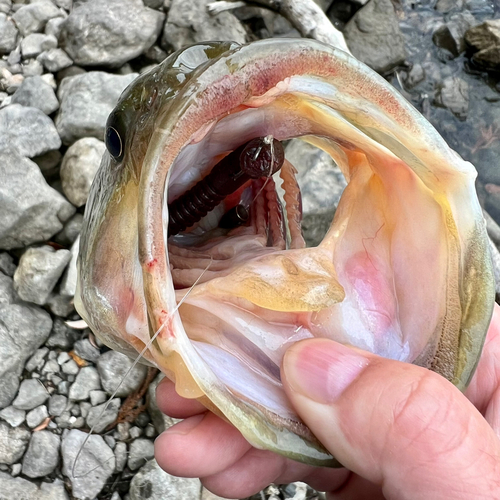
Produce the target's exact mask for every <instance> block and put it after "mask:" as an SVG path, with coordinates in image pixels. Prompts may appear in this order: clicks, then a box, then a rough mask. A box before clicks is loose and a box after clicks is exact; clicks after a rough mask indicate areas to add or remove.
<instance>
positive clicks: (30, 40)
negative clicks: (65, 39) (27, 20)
mask: <svg viewBox="0 0 500 500" xmlns="http://www.w3.org/2000/svg"><path fill="white" fill-rule="evenodd" d="M56 47H57V39H56V37H55V36H54V35H45V34H44V33H32V34H31V35H28V36H27V37H25V38H23V41H22V42H21V53H22V54H23V58H24V59H29V58H30V57H36V56H37V55H38V54H41V53H42V52H43V51H44V50H49V49H55V48H56Z"/></svg>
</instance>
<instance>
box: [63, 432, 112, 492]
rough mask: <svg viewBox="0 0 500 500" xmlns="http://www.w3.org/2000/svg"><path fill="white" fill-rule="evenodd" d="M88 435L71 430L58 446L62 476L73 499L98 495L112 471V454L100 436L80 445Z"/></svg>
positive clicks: (93, 436) (92, 437)
mask: <svg viewBox="0 0 500 500" xmlns="http://www.w3.org/2000/svg"><path fill="white" fill-rule="evenodd" d="M87 436H88V434H86V433H85V432H81V431H77V430H71V431H69V432H68V433H67V434H66V436H64V437H63V440H62V446H61V452H62V457H63V464H64V465H63V473H64V475H65V476H67V477H68V478H69V479H70V481H71V486H72V493H73V496H74V497H75V498H78V499H85V500H89V499H92V498H95V497H96V496H97V495H98V494H99V492H100V491H101V490H102V489H103V487H104V485H105V484H106V481H107V480H108V478H109V477H110V476H111V474H113V472H114V469H115V456H114V454H113V451H112V450H111V448H110V447H109V446H108V445H107V444H106V443H105V442H104V440H103V439H102V437H101V436H96V435H92V436H90V438H89V439H88V440H87V442H86V443H85V446H83V444H84V441H85V439H86V438H87ZM80 450H81V452H80ZM79 452H80V455H79V457H78V461H76V456H77V454H78V453H79ZM75 461H76V464H75ZM73 467H74V474H75V475H74V476H73Z"/></svg>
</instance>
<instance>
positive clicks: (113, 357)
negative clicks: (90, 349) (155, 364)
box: [97, 351, 147, 397]
mask: <svg viewBox="0 0 500 500" xmlns="http://www.w3.org/2000/svg"><path fill="white" fill-rule="evenodd" d="M133 363H134V361H133V360H132V359H130V358H129V357H128V356H125V354H122V353H120V352H116V351H108V352H105V353H104V354H102V355H101V357H100V358H99V359H98V360H97V369H98V370H99V375H100V376H101V383H102V387H103V389H104V390H105V391H106V392H107V393H108V394H113V393H114V391H115V389H116V388H117V387H118V386H119V388H118V390H117V392H116V396H119V397H125V396H128V395H129V394H130V393H132V392H134V391H136V390H137V389H138V388H139V387H140V386H141V384H142V383H143V382H144V379H145V378H146V373H147V368H146V367H145V366H144V365H141V364H137V365H136V366H134V368H133V369H132V370H131V371H130V372H129V370H130V368H131V367H132V364H133Z"/></svg>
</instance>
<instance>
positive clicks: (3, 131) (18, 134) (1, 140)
mask: <svg viewBox="0 0 500 500" xmlns="http://www.w3.org/2000/svg"><path fill="white" fill-rule="evenodd" d="M20 85H21V84H19V86H20ZM60 147H61V139H60V137H59V134H58V133H57V130H56V128H55V126H54V123H53V122H52V120H51V119H50V118H49V117H48V116H47V115H46V114H45V113H43V112H42V111H41V110H40V109H38V108H31V107H27V106H21V105H20V104H11V105H9V106H6V107H5V108H2V109H0V151H1V150H5V149H8V150H9V149H10V150H11V151H13V152H16V153H17V154H20V155H23V156H27V157H29V158H31V157H33V156H38V155H41V154H43V153H46V152H47V151H51V150H52V149H59V148H60Z"/></svg>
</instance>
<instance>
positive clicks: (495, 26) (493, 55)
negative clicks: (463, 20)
mask: <svg viewBox="0 0 500 500" xmlns="http://www.w3.org/2000/svg"><path fill="white" fill-rule="evenodd" d="M465 40H466V42H467V44H469V45H470V46H471V47H472V49H473V51H474V54H473V56H472V60H473V61H474V63H475V64H476V65H477V66H478V67H479V68H483V69H485V70H488V71H498V68H499V67H500V19H491V20H488V21H485V22H484V23H482V24H480V25H479V26H475V27H472V28H469V29H468V30H467V32H466V33H465Z"/></svg>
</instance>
